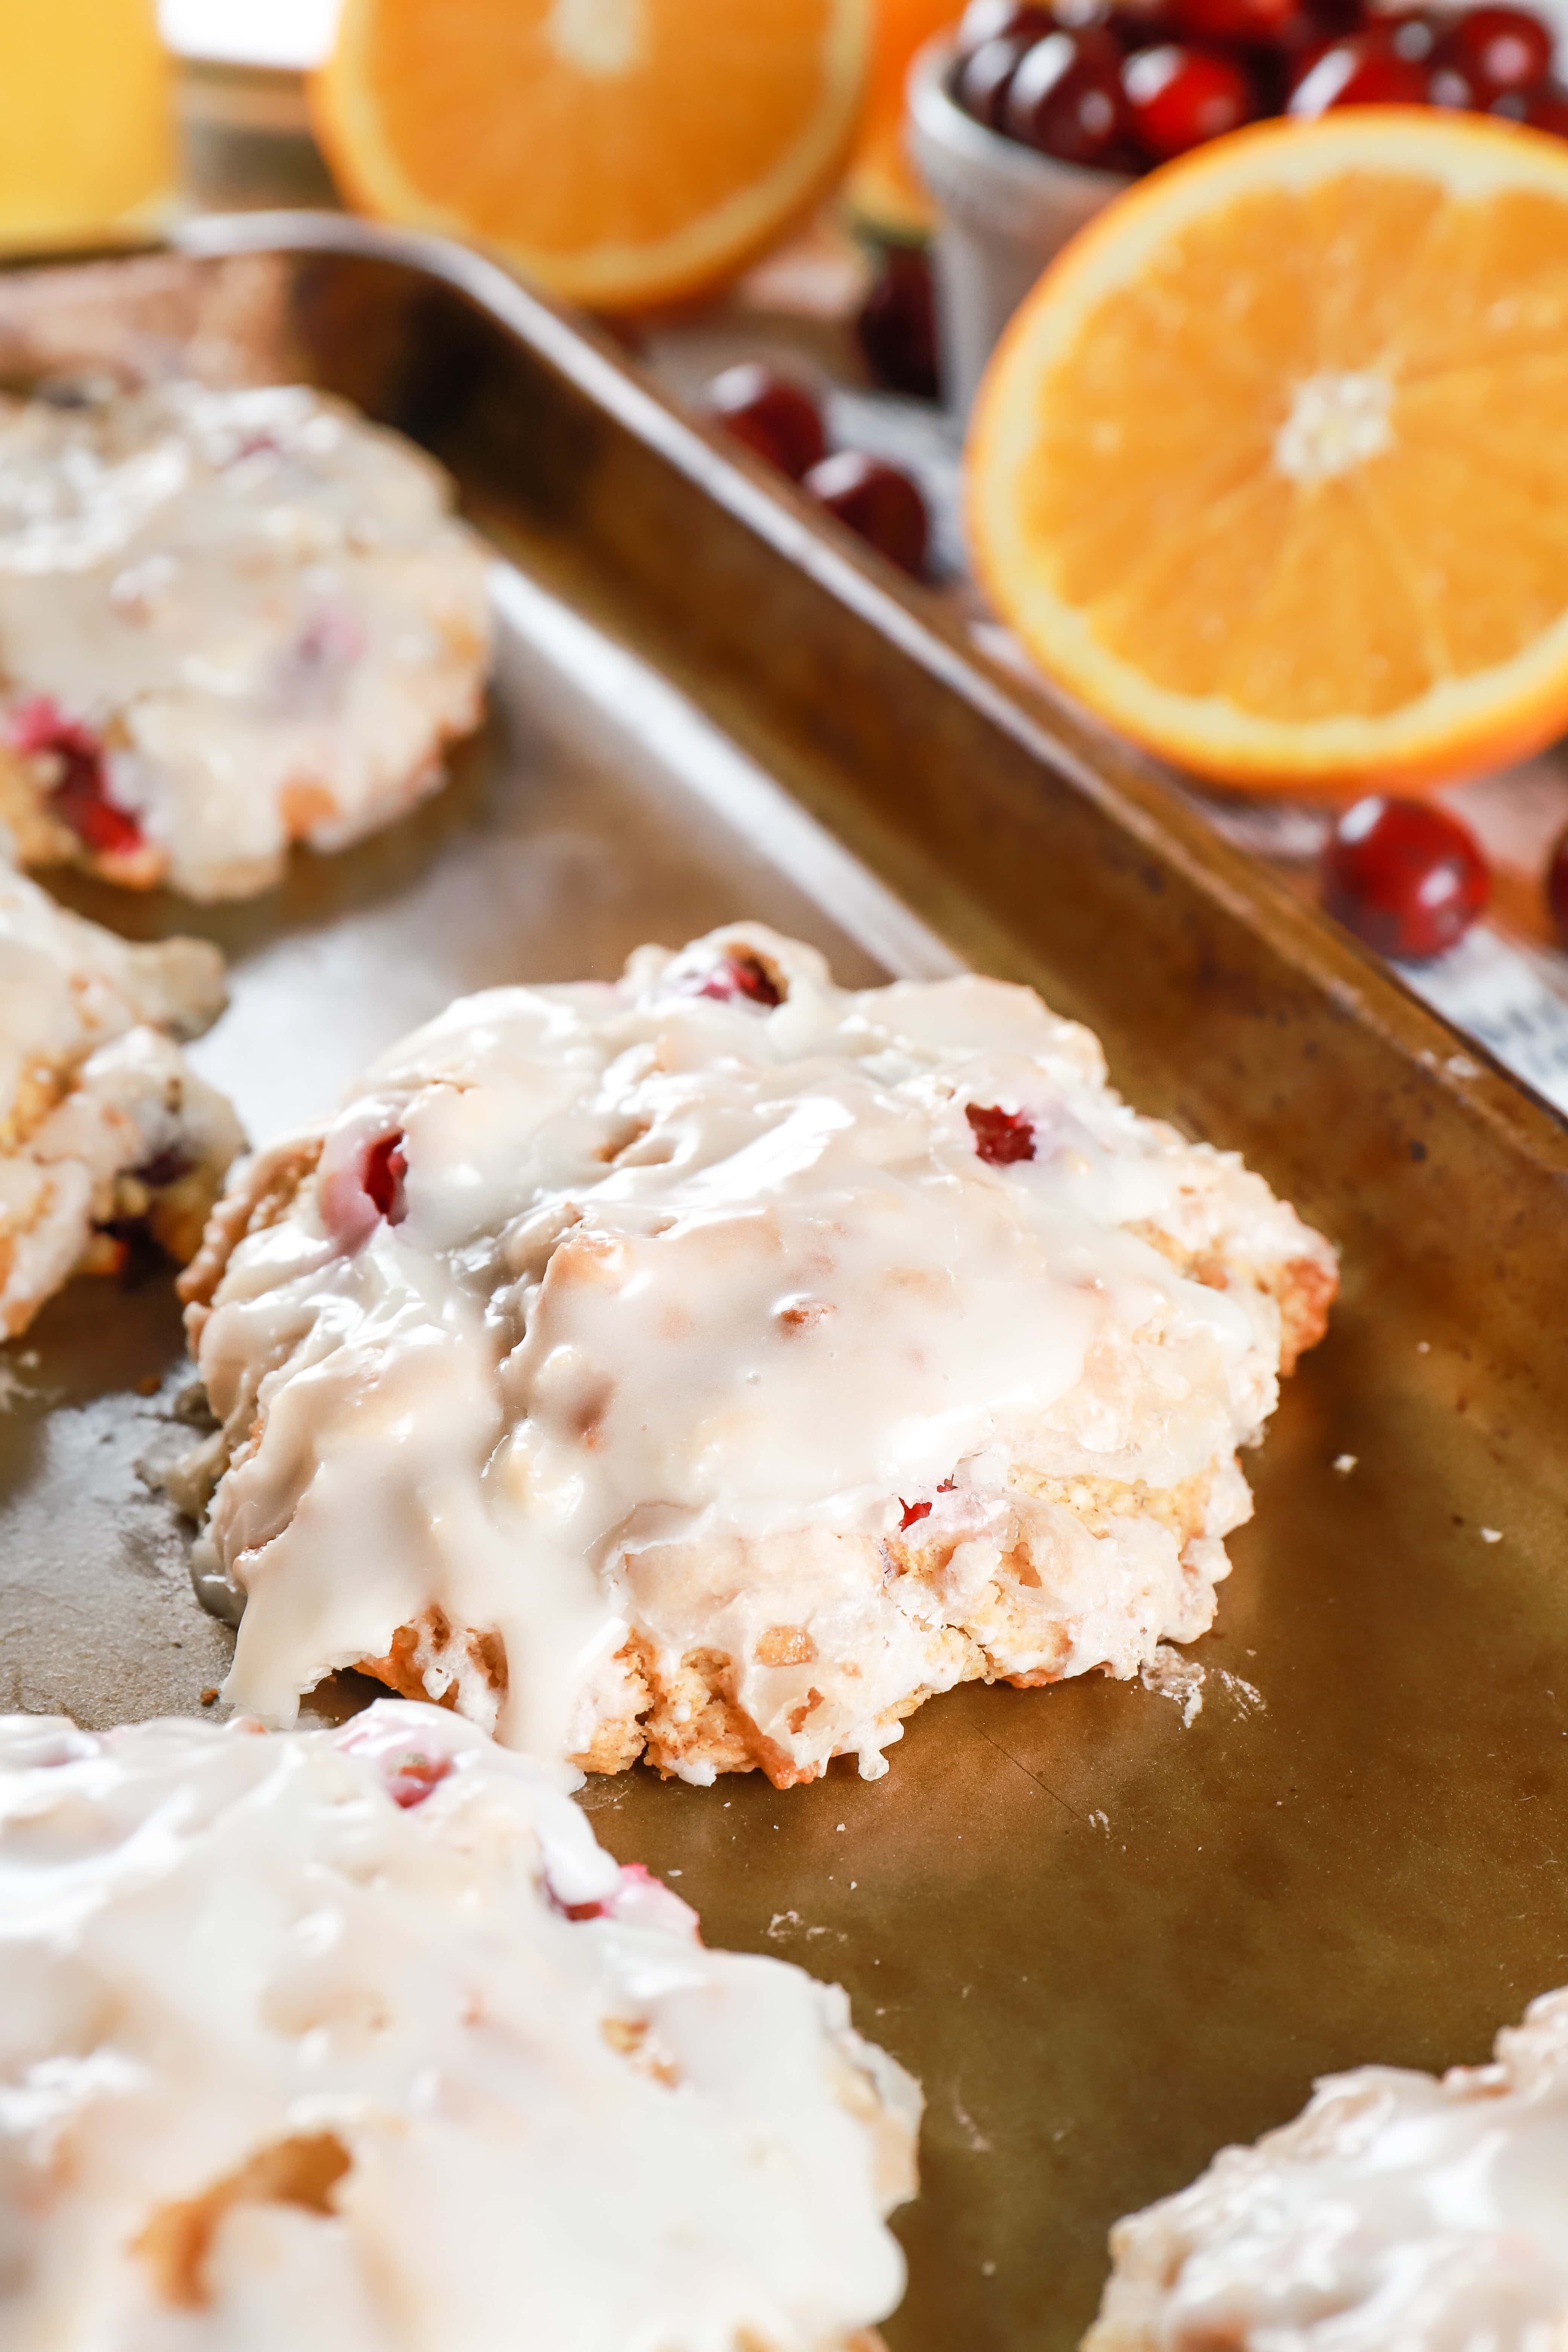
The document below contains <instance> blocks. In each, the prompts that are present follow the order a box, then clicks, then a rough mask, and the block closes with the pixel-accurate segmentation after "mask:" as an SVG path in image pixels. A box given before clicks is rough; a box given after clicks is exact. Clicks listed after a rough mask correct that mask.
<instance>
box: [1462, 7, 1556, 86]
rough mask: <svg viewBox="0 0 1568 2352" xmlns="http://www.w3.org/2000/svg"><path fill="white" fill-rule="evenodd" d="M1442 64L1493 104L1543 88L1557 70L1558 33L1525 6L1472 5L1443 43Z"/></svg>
mask: <svg viewBox="0 0 1568 2352" xmlns="http://www.w3.org/2000/svg"><path fill="white" fill-rule="evenodd" d="M1436 63H1437V64H1438V65H1439V66H1444V67H1447V68H1451V69H1452V70H1453V71H1455V72H1456V73H1458V74H1460V75H1462V76H1463V78H1464V79H1465V80H1466V81H1467V82H1468V84H1469V86H1470V87H1471V89H1474V90H1475V91H1476V92H1477V93H1478V100H1479V104H1480V105H1482V106H1488V105H1489V104H1490V103H1491V100H1493V99H1494V98H1502V97H1504V96H1505V95H1506V94H1507V93H1508V92H1510V91H1513V90H1517V91H1519V92H1521V94H1522V93H1523V92H1525V91H1528V90H1532V89H1539V88H1540V86H1541V84H1542V82H1543V81H1544V80H1545V79H1546V77H1547V75H1548V74H1549V73H1550V72H1551V70H1552V36H1551V34H1550V33H1549V32H1548V31H1547V28H1546V26H1544V25H1543V24H1542V22H1541V19H1540V18H1539V17H1538V16H1530V15H1529V14H1528V13H1527V12H1526V11H1525V10H1524V9H1522V8H1467V9H1466V11H1465V13H1464V15H1463V16H1460V17H1459V18H1458V20H1457V21H1456V23H1454V24H1453V25H1452V26H1450V27H1449V29H1448V31H1447V33H1445V34H1444V36H1443V38H1442V40H1441V41H1440V42H1439V43H1438V45H1437V49H1436Z"/></svg>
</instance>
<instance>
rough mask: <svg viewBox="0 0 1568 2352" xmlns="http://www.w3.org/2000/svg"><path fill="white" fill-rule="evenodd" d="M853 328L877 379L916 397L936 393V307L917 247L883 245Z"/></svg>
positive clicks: (925, 262)
mask: <svg viewBox="0 0 1568 2352" xmlns="http://www.w3.org/2000/svg"><path fill="white" fill-rule="evenodd" d="M855 331H856V333H857V334H858V337H859V340H860V349H861V350H862V351H863V352H865V354H866V364H867V366H868V368H869V369H870V371H871V373H872V375H873V376H874V377H875V378H876V380H877V382H878V383H879V384H883V385H885V386H886V387H887V389H888V391H889V392H907V393H909V394H912V396H913V397H914V398H915V399H916V400H935V399H936V398H937V395H938V385H937V368H936V307H935V304H934V303H933V301H932V299H931V262H930V259H929V258H928V257H927V255H926V253H925V251H924V248H923V247H920V246H915V245H889V246H885V247H883V249H882V257H881V260H880V263H879V267H878V271H877V278H876V283H875V284H874V285H873V287H872V289H871V291H870V292H869V294H868V296H867V297H866V299H865V301H864V302H863V303H862V304H861V306H860V315H859V317H858V320H856V322H855Z"/></svg>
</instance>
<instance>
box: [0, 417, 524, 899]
mask: <svg viewBox="0 0 1568 2352" xmlns="http://www.w3.org/2000/svg"><path fill="white" fill-rule="evenodd" d="M449 499H450V485H449V484H448V482H447V478H446V477H445V476H444V474H443V473H442V472H441V470H440V468H439V467H437V466H436V465H435V464H434V463H433V462H432V461H431V460H430V459H428V458H427V457H425V456H424V455H423V454H422V453H421V452H420V451H418V450H416V448H414V447H413V446H411V445H410V444H408V443H407V442H405V441H404V440H402V439H401V438H400V437H399V436H396V435H395V434H390V433H386V432H383V431H380V430H379V429H377V428H375V427H373V426H371V425H367V424H365V423H364V422H363V419H361V418H358V417H356V416H355V415H353V413H352V412H351V411H350V410H349V409H347V408H346V407H345V406H343V405H342V404H340V403H337V402H332V401H329V400H325V399H323V398H322V397H321V396H320V395H319V394H315V393H313V392H310V391H308V390H306V389H304V388H302V387H300V386H286V387H273V388H268V389H263V390H247V391H237V392H232V391H231V392H215V391H208V390H204V389H202V388H200V387H198V386H196V385H194V384H191V383H168V384H163V385H157V386H154V387H152V388H151V389H148V390H144V391H142V392H137V393H132V394H123V395H121V396H119V397H116V398H113V399H110V400H106V401H100V402H95V403H91V404H88V405H87V406H85V407H80V408H58V407H52V406H50V405H48V404H47V403H41V402H34V403H28V404H20V403H13V404H8V406H7V407H6V408H5V411H4V413H3V414H0V671H3V673H4V677H5V707H6V709H7V710H10V711H15V710H16V709H20V708H23V707H25V706H26V704H27V703H28V702H29V701H30V700H32V699H33V698H37V697H45V698H47V699H48V700H49V701H50V702H52V703H53V704H54V705H55V706H57V707H58V710H59V711H60V713H61V714H62V715H63V716H64V717H65V718H66V719H69V720H72V721H76V722H79V723H81V724H83V725H85V726H87V727H88V728H89V729H90V730H92V731H93V732H94V734H95V735H98V736H100V737H101V736H103V735H104V734H105V732H106V730H107V733H108V740H109V744H110V750H109V753H108V762H107V776H108V783H109V789H110V796H111V797H112V799H113V800H114V801H115V802H116V803H118V804H119V805H120V806H121V807H122V808H124V809H125V810H127V811H129V812H130V813H131V814H133V815H134V816H135V818H136V819H137V821H138V823H139V824H140V825H141V827H142V833H143V835H145V836H146V838H147V840H148V841H149V842H150V843H151V844H152V845H153V850H154V851H155V852H156V853H157V857H158V860H159V861H160V862H161V863H163V866H164V867H165V869H166V877H167V878H168V880H169V881H170V882H171V883H172V884H173V885H174V887H175V888H177V889H181V890H184V891H185V892H187V893H188V894H189V895H190V896H192V897H194V898H226V897H233V896H236V895H240V894H243V893H245V892H247V891H251V890H256V889H260V888H262V887H265V886H266V885H267V884H268V882H270V881H272V880H274V879H276V877H277V876H278V874H279V872H280V871H281V868H282V861H283V856H284V853H285V851H286V849H287V847H288V844H289V839H290V838H292V837H302V838H304V839H306V840H307V841H309V842H310V844H311V845H312V846H314V847H316V848H319V849H336V848H341V847H342V845H344V844H345V843H348V842H351V841H353V840H356V839H358V838H359V837H360V836H361V835H363V834H365V833H367V832H370V831H372V830H374V828H375V827H376V826H378V825H381V824H386V823H387V822H389V820H390V819H391V818H393V817H394V816H395V815H397V814H400V813H401V812H402V811H403V810H404V809H405V808H406V807H407V806H408V805H409V804H410V803H412V802H413V801H414V800H416V799H417V798H418V797H419V796H420V795H421V794H422V793H425V792H427V791H428V790H430V789H431V788H432V786H433V785H434V784H435V783H436V782H437V781H438V769H437V766H436V764H435V762H436V761H437V755H438V753H439V751H440V748H441V744H442V742H443V740H446V739H447V738H448V737H450V736H453V735H456V734H458V733H461V732H463V731H465V730H467V729H468V728H470V727H471V726H473V725H474V724H475V722H476V720H477V719H478V717H479V695H480V691H481V688H482V681H483V674H484V668H485V660H486V647H487V643H488V631H489V623H488V614H487V586H486V565H485V559H484V556H483V553H482V551H481V550H480V549H479V544H478V542H477V541H474V540H473V539H472V538H471V537H470V536H469V534H468V532H467V530H465V529H464V527H463V526H462V525H461V524H460V523H458V522H456V521H455V520H452V518H451V517H450V515H449V514H448V512H447V507H448V503H449ZM42 758H43V761H44V765H45V767H46V768H47V758H48V755H47V753H46V754H43V755H42ZM40 775H41V780H42V781H45V782H47V776H43V774H42V771H40ZM134 878H137V879H145V878H148V877H146V876H144V875H138V876H136V877H134Z"/></svg>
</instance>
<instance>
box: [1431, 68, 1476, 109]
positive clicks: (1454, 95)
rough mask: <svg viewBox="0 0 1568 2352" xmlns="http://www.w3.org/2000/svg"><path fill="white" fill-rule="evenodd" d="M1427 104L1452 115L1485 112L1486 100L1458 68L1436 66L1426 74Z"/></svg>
mask: <svg viewBox="0 0 1568 2352" xmlns="http://www.w3.org/2000/svg"><path fill="white" fill-rule="evenodd" d="M1426 103H1427V105H1428V106H1441V107H1445V108H1447V111H1448V112H1449V113H1450V114H1474V113H1477V112H1484V111H1485V110H1486V104H1487V101H1486V99H1485V97H1484V95H1483V94H1482V92H1481V91H1480V90H1479V89H1478V88H1477V87H1476V84H1475V83H1474V82H1473V81H1471V80H1470V79H1469V77H1468V74H1463V73H1461V72H1460V70H1459V68H1458V66H1453V65H1444V64H1441V63H1439V64H1436V65H1433V66H1430V67H1428V68H1427V72H1426Z"/></svg>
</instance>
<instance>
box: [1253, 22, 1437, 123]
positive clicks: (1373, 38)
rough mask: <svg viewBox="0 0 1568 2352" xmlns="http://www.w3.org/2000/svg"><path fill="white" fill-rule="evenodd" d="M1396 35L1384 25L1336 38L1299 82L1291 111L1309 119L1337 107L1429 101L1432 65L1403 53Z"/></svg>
mask: <svg viewBox="0 0 1568 2352" xmlns="http://www.w3.org/2000/svg"><path fill="white" fill-rule="evenodd" d="M1396 37H1397V36H1396V35H1390V34H1388V33H1386V32H1384V30H1383V29H1382V28H1379V29H1378V30H1376V31H1373V32H1365V33H1351V34H1348V35H1347V36H1346V37H1345V38H1344V39H1343V40H1342V41H1335V42H1334V43H1333V45H1332V46H1331V47H1329V48H1327V49H1325V50H1324V51H1323V54H1322V55H1321V57H1320V58H1317V59H1316V60H1315V62H1314V63H1313V64H1312V65H1311V66H1310V68H1308V70H1307V71H1306V72H1305V73H1304V74H1303V75H1302V76H1301V78H1300V80H1299V81H1298V82H1297V84H1296V87H1295V89H1293V90H1292V91H1291V93H1290V102H1289V106H1288V108H1287V109H1286V111H1287V112H1288V113H1289V114H1291V115H1294V116H1295V117H1296V118H1297V120H1298V121H1310V119H1311V118H1312V117H1314V116H1316V115H1320V114H1327V113H1328V112H1329V110H1331V108H1333V107H1338V106H1425V105H1426V102H1427V80H1428V68H1427V67H1426V64H1425V63H1424V62H1423V61H1421V60H1420V59H1417V58H1410V57H1405V56H1402V55H1401V54H1400V52H1399V50H1398V49H1397V48H1396V47H1394V41H1395V39H1396Z"/></svg>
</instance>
